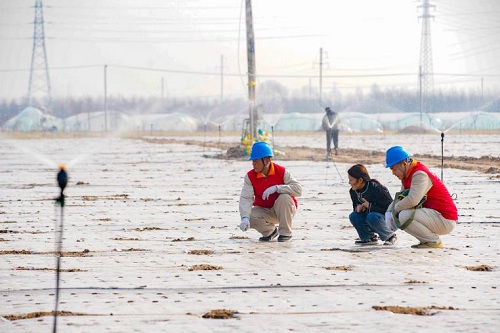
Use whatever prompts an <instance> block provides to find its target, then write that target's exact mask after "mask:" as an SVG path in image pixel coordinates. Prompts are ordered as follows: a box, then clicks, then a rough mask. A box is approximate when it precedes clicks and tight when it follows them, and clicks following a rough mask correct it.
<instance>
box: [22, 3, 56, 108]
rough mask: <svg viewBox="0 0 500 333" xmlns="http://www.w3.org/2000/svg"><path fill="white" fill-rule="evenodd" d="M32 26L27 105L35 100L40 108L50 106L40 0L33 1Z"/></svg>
mask: <svg viewBox="0 0 500 333" xmlns="http://www.w3.org/2000/svg"><path fill="white" fill-rule="evenodd" d="M33 24H34V29H33V53H32V55H31V70H30V80H29V86H28V96H27V104H28V105H33V103H34V102H35V100H37V101H38V102H39V103H41V104H42V106H43V105H50V103H51V95H50V77H49V66H48V62H47V52H46V50H45V30H44V27H43V4H42V0H35V20H34V22H33Z"/></svg>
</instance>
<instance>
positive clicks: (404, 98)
mask: <svg viewBox="0 0 500 333" xmlns="http://www.w3.org/2000/svg"><path fill="white" fill-rule="evenodd" d="M258 88H259V89H258V90H257V94H256V95H257V98H258V100H257V101H256V104H257V105H259V104H262V105H263V109H264V112H269V113H276V112H280V113H291V112H300V113H313V112H321V111H322V110H323V108H324V107H325V106H330V107H332V108H334V109H335V110H338V111H340V112H342V111H343V110H350V111H356V112H363V113H382V112H419V111H420V109H421V100H420V96H419V94H418V92H415V91H409V90H404V89H386V90H381V89H379V87H378V86H376V85H374V86H373V87H372V89H371V90H370V92H369V93H366V94H363V92H362V91H357V92H356V93H353V94H347V95H342V94H340V93H330V94H325V95H324V97H323V99H322V101H321V103H320V102H319V101H318V100H317V99H315V98H311V97H304V95H305V94H304V93H302V94H300V93H289V92H288V90H287V89H286V88H285V87H284V86H283V85H281V84H280V83H278V82H276V81H266V82H263V83H262V84H261V85H260V87H258ZM495 99H498V96H497V95H496V94H493V93H488V94H479V93H477V92H475V91H446V92H442V91H437V92H435V93H433V94H432V95H430V96H428V97H427V98H426V101H425V103H426V106H425V108H426V110H423V111H425V112H429V113H432V112H457V111H472V110H474V111H475V110H481V109H483V107H484V106H485V105H486V104H487V103H488V102H491V101H492V100H495ZM106 104H107V110H112V111H121V112H126V113H128V114H151V113H172V112H181V113H186V114H191V115H193V116H198V117H201V118H205V119H209V118H210V117H217V116H222V115H231V114H239V113H241V112H245V110H248V108H249V104H248V101H247V100H246V99H244V98H243V97H242V98H232V99H229V98H226V99H225V100H224V101H223V102H222V103H221V102H220V100H219V99H216V98H213V99H207V98H206V97H204V98H201V97H200V98H196V97H191V98H165V99H161V98H157V97H134V96H131V97H128V96H127V97H126V96H108V98H107V101H106ZM320 104H322V105H320ZM34 106H36V104H34ZM25 107H26V104H25V103H24V101H19V100H17V101H16V100H10V101H9V100H6V99H4V100H0V124H3V123H4V122H5V121H7V120H8V119H10V118H12V117H14V116H16V115H17V114H18V113H19V112H21V111H22V110H23V109H24V108H25ZM36 107H38V108H40V109H41V110H42V111H44V112H47V113H49V114H52V115H54V116H56V117H59V118H66V117H69V116H71V115H76V114H79V113H88V112H95V111H103V110H104V109H105V105H104V98H103V97H102V96H100V97H91V96H85V97H78V98H68V97H65V98H55V99H53V100H52V102H51V103H50V105H49V106H46V107H40V106H36ZM497 108H498V107H497ZM488 111H500V110H499V109H496V110H488Z"/></svg>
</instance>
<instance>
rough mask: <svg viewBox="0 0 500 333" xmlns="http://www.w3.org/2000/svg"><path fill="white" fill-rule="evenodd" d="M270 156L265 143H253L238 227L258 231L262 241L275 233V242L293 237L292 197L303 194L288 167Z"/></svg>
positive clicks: (294, 207)
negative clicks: (251, 167)
mask: <svg viewBox="0 0 500 333" xmlns="http://www.w3.org/2000/svg"><path fill="white" fill-rule="evenodd" d="M273 156H274V154H273V151H272V149H271V147H270V146H269V145H268V144H267V143H265V142H256V143H254V144H253V146H252V150H251V152H250V158H249V160H251V161H252V166H253V169H252V170H250V171H248V173H247V174H246V175H245V177H244V183H243V188H242V190H241V195H240V204H239V206H240V207H239V209H240V216H241V223H240V225H239V227H240V229H241V230H242V231H247V230H248V229H249V228H252V229H255V230H257V231H258V232H260V233H261V234H262V237H260V238H259V241H261V242H269V241H272V240H274V239H275V238H276V237H278V242H286V241H289V240H290V239H291V238H292V219H293V217H294V216H295V212H296V211H297V207H298V204H297V200H296V199H295V198H296V197H300V196H301V195H302V186H301V185H300V183H299V182H298V181H297V180H296V179H295V178H294V177H293V176H292V174H291V173H290V172H289V171H288V170H286V169H285V168H284V167H283V166H281V165H278V164H276V163H274V162H272V161H271V158H272V157H273ZM276 224H277V225H278V227H276Z"/></svg>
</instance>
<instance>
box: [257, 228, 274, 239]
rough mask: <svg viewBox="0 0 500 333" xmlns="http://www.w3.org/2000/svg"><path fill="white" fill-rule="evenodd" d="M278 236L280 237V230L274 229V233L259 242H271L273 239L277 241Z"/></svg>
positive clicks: (263, 237)
mask: <svg viewBox="0 0 500 333" xmlns="http://www.w3.org/2000/svg"><path fill="white" fill-rule="evenodd" d="M276 236H278V228H276V229H274V231H273V232H272V233H271V234H270V235H269V236H262V237H260V238H259V241H260V242H270V241H272V240H273V239H275V238H276Z"/></svg>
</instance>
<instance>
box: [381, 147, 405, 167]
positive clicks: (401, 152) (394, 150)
mask: <svg viewBox="0 0 500 333" xmlns="http://www.w3.org/2000/svg"><path fill="white" fill-rule="evenodd" d="M408 157H410V154H409V153H408V152H407V151H406V149H404V148H403V147H402V146H394V147H391V148H389V149H387V151H386V152H385V167H386V168H390V167H391V166H393V165H394V164H397V163H399V162H401V161H404V160H406V159H407V158H408Z"/></svg>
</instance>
